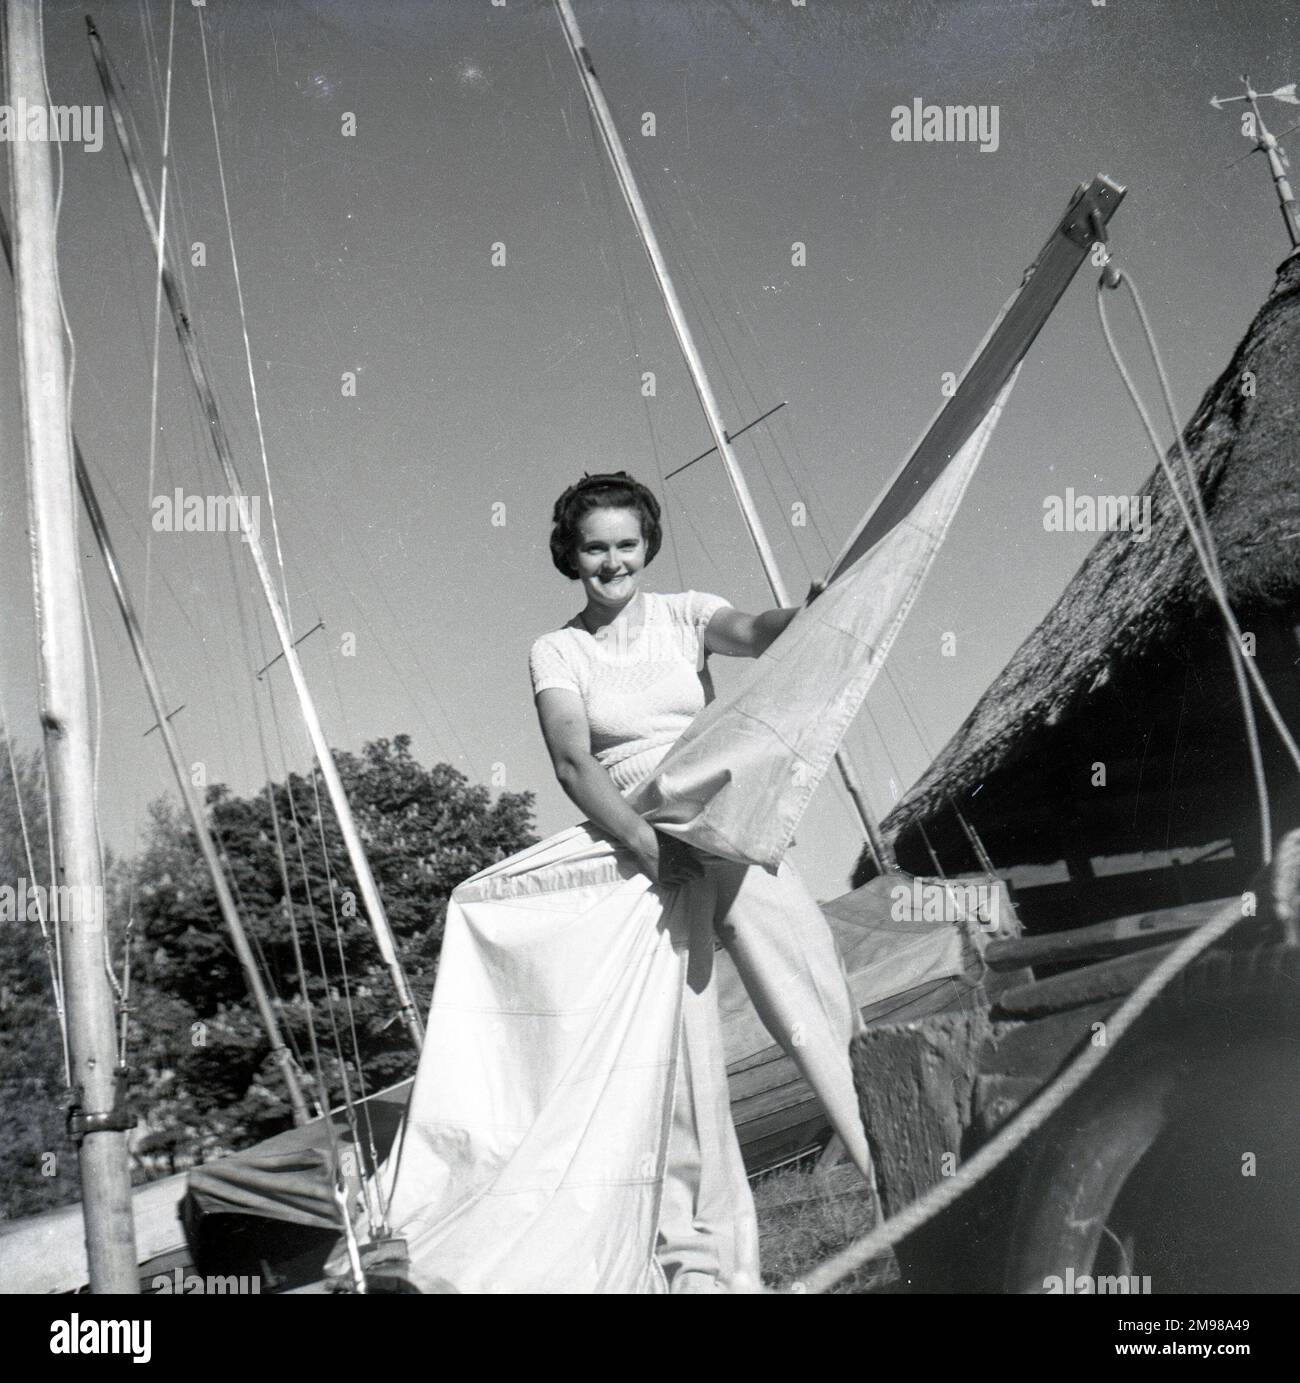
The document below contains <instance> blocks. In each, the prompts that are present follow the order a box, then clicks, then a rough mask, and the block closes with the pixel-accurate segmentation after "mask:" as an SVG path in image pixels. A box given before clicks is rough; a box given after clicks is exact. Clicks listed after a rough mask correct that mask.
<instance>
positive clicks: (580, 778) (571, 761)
mask: <svg viewBox="0 0 1300 1383" xmlns="http://www.w3.org/2000/svg"><path fill="white" fill-rule="evenodd" d="M537 715H538V719H539V720H540V721H541V723H542V737H543V738H544V739H545V740H546V748H547V749H548V750H549V751H550V755H551V764H552V765H553V767H554V769H555V776H556V778H558V779H559V782H560V786H561V787H562V788H563V789H564V791H565V792H566V793H567V794H568V797H569V800H570V801H571V802H573V804H574V805H575V806H576V807H577V808H578V809H579V810H580V811H582V812H585V813H586V816H587V819H588V820H589V821H591V822H593V823H594V824H595V825H596V826H599V827H600V829H601V830H602V831H604V832H605V833H606V835H610V836H613V838H614V839H615V840H620V841H622V842H623V844H624V845H626V846H627V847H628V848H629V849H630V850H631V851H632V853H633V854H635V855H636V857H637V859H638V860H639V861H640V862H641V867H642V868H643V869H644V870H645V872H646V873H647V874H648V875H649V876H650V878H651V879H653V880H655V882H656V883H664V884H675V883H681V882H684V880H685V879H686V878H688V877H692V876H694V875H696V874H698V873H700V872H701V866H700V865H699V862H698V861H696V860H693V859H692V858H691V857H689V856H688V855H686V853H685V852H683V851H670V852H669V853H670V854H671V856H672V858H671V860H665V862H664V869H663V870H662V871H661V869H660V859H659V847H660V843H661V842H660V838H659V836H658V834H657V833H656V831H655V829H654V827H653V826H651V825H650V823H649V822H648V821H646V820H644V819H643V818H642V817H640V816H638V815H637V813H636V812H635V811H633V809H632V808H631V807H630V806H628V803H627V800H626V798H624V796H623V795H622V793H620V792H619V790H618V789H617V788H616V787H615V786H614V783H613V780H612V779H611V778H610V776H609V774H608V773H607V772H606V770H605V769H604V767H603V766H602V765H601V764H600V763H598V762H597V761H596V759H595V757H594V756H593V755H592V752H591V727H590V726H589V725H588V723H587V712H586V709H585V707H584V706H583V704H582V698H581V697H580V696H579V695H578V693H577V692H573V691H568V690H567V689H565V688H562V687H544V688H543V689H542V690H541V691H539V692H538V693H537Z"/></svg>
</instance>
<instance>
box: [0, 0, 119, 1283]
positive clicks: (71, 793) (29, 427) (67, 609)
mask: <svg viewBox="0 0 1300 1383" xmlns="http://www.w3.org/2000/svg"><path fill="white" fill-rule="evenodd" d="M5 30H6V32H5V40H6V41H5V75H6V79H7V92H8V100H9V101H10V103H11V104H12V105H13V106H15V107H16V108H18V109H23V108H24V107H25V108H26V109H28V110H33V109H42V110H45V109H47V107H48V101H47V97H46V92H45V82H44V75H43V74H44V41H43V36H42V33H41V25H40V8H39V6H37V5H35V4H33V3H31V0H6V5H5ZM9 166H10V170H11V180H12V189H13V203H14V212H15V217H14V222H15V224H14V240H15V245H14V250H15V255H14V285H15V299H16V303H17V313H18V341H19V347H20V362H19V379H20V383H21V388H22V414H23V439H24V442H25V450H26V462H27V482H28V517H29V522H30V526H31V535H32V575H33V584H34V587H35V593H36V625H37V638H38V643H39V651H40V692H39V695H40V713H41V724H42V726H43V727H44V738H45V760H46V765H47V771H48V774H49V782H50V798H51V806H52V815H53V821H52V825H53V840H54V859H53V860H52V862H51V863H52V866H53V868H52V875H53V882H54V888H53V890H52V900H51V901H52V903H53V908H52V911H53V912H54V914H55V917H56V921H57V925H58V928H59V933H60V938H61V941H62V945H63V966H64V974H63V984H64V997H65V1003H66V1008H67V1023H68V1046H69V1055H70V1058H71V1071H72V1089H73V1101H74V1104H73V1109H72V1112H71V1114H70V1116H69V1128H70V1131H71V1133H72V1136H73V1138H74V1139H75V1140H76V1141H77V1144H78V1159H79V1162H80V1168H81V1187H82V1208H83V1214H84V1217H85V1223H86V1255H87V1259H88V1262H89V1267H90V1286H91V1290H92V1291H94V1292H126V1293H134V1292H138V1291H139V1280H138V1277H137V1260H136V1255H135V1222H134V1219H133V1218H132V1209H131V1177H130V1172H129V1170H128V1166H127V1149H126V1129H127V1128H129V1127H130V1119H129V1116H128V1115H127V1114H126V1113H125V1108H124V1099H123V1094H124V1092H123V1091H122V1090H121V1073H120V1071H119V1068H118V1062H117V1044H116V1039H115V1033H114V1013H113V994H112V990H111V989H110V987H109V981H108V975H107V973H106V970H105V965H104V955H105V946H104V941H105V938H104V928H105V923H106V917H105V909H104V880H103V876H102V872H101V869H100V859H99V843H98V841H99V837H98V830H97V826H96V819H95V796H94V767H93V762H92V752H91V742H90V716H89V696H88V692H87V685H86V649H85V644H84V641H83V628H82V609H81V597H80V592H79V588H78V583H77V573H78V566H79V561H80V554H79V553H78V550H77V536H76V535H77V499H76V488H75V482H74V478H73V465H72V452H71V447H70V446H69V429H68V381H67V373H66V368H65V363H64V355H63V324H62V319H61V317H60V312H59V299H58V264H57V252H56V242H55V236H54V195H53V179H52V173H51V157H50V145H49V142H48V141H46V140H30V141H29V140H23V139H16V140H13V141H11V142H10V145H9Z"/></svg>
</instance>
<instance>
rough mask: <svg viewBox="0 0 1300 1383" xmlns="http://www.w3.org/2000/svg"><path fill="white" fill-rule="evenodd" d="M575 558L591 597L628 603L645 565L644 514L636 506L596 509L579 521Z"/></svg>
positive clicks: (600, 601) (606, 602)
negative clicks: (642, 516) (642, 526)
mask: <svg viewBox="0 0 1300 1383" xmlns="http://www.w3.org/2000/svg"><path fill="white" fill-rule="evenodd" d="M575 560H576V561H577V566H578V579H579V580H580V581H581V582H582V586H583V589H584V590H585V591H586V593H587V598H588V600H591V601H594V602H595V603H596V604H598V605H614V606H622V605H626V604H627V602H628V601H629V600H631V599H632V597H633V596H634V595H635V594H636V592H637V587H638V585H639V583H640V580H641V572H642V569H643V568H644V567H645V539H644V538H643V537H642V536H641V515H640V514H639V513H637V511H636V510H635V509H593V510H592V511H591V513H589V514H587V515H586V516H585V517H584V518H583V519H581V520H580V521H579V523H578V550H577V553H576V558H575Z"/></svg>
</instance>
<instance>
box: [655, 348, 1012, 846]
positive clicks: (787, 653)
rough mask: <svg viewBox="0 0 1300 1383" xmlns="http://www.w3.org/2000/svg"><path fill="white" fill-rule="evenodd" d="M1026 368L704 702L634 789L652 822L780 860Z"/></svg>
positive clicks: (696, 839)
mask: <svg viewBox="0 0 1300 1383" xmlns="http://www.w3.org/2000/svg"><path fill="white" fill-rule="evenodd" d="M1019 373H1020V370H1019V366H1017V367H1016V370H1015V371H1014V372H1013V374H1012V375H1011V377H1010V379H1008V381H1007V383H1006V384H1005V385H1004V386H1003V387H1002V389H1001V391H1000V392H999V394H998V395H997V397H996V398H995V399H994V401H993V404H992V406H991V407H990V408H989V410H988V412H987V413H986V414H985V415H984V418H983V420H982V421H981V422H980V423H979V425H978V426H977V427H976V428H975V430H974V432H973V433H972V434H971V436H970V438H969V439H968V440H967V441H966V443H965V445H964V446H963V447H961V449H960V450H959V451H958V452H957V454H956V455H955V456H954V457H953V458H952V460H951V461H950V462H949V463H948V465H947V467H946V468H945V470H944V471H943V472H942V474H941V475H940V476H939V478H938V479H937V480H936V481H935V482H934V484H933V485H931V487H930V488H929V490H928V491H927V492H926V494H925V495H924V496H923V497H922V498H921V499H920V500H919V501H918V502H917V504H916V505H915V507H914V508H913V509H912V510H911V512H910V513H909V514H908V515H907V516H906V517H905V518H903V519H902V520H900V521H899V522H898V523H897V524H896V525H895V526H894V527H893V528H892V529H890V531H889V532H888V533H887V534H886V535H885V536H884V537H883V538H882V539H881V540H880V541H879V542H878V543H876V544H875V546H874V547H872V548H871V549H870V551H868V552H866V553H865V554H864V555H863V556H862V557H860V558H859V559H858V561H857V562H855V563H854V564H853V566H852V567H850V568H849V569H848V571H847V572H845V573H844V575H843V576H842V577H840V579H839V580H837V581H836V582H834V583H833V584H832V585H831V586H830V587H828V588H827V590H826V591H825V592H824V593H823V594H822V595H821V596H819V597H818V599H817V600H816V601H814V602H813V604H811V605H809V606H807V607H805V608H804V609H803V610H801V611H800V612H799V613H798V614H797V615H796V616H795V618H794V619H793V620H792V621H791V623H790V624H789V625H788V626H787V628H786V629H785V631H784V632H783V633H782V634H781V636H780V637H779V638H778V639H777V640H776V641H775V642H774V643H773V644H772V645H771V647H770V648H769V649H768V650H767V651H766V652H765V653H764V654H763V655H762V657H761V658H760V660H759V670H758V672H757V673H756V674H755V675H754V677H753V679H752V680H751V681H750V682H748V683H747V684H746V685H745V686H744V687H743V688H742V689H741V690H740V691H738V692H736V693H734V694H733V695H731V696H729V697H722V698H719V699H718V700H716V701H714V702H713V703H712V704H710V705H709V706H706V707H705V709H704V710H703V711H702V712H701V713H700V714H699V715H698V716H696V718H695V720H694V721H692V723H691V725H690V727H689V728H688V729H687V730H686V731H685V733H684V734H683V735H682V736H681V738H680V739H679V740H677V742H676V743H675V744H674V745H673V747H672V748H671V749H670V750H669V751H668V753H667V754H666V755H665V756H664V758H663V760H662V762H661V763H660V764H659V766H658V768H657V769H656V770H655V772H654V774H653V775H652V776H651V777H650V778H648V779H647V780H646V782H644V783H643V784H641V786H640V787H639V788H637V789H636V791H635V792H634V793H632V794H631V795H630V796H629V799H628V800H629V801H630V802H631V804H632V806H633V807H635V808H636V810H637V811H638V812H640V813H641V815H642V816H644V817H645V818H646V820H648V821H650V822H652V823H653V824H654V825H655V826H656V827H657V828H658V829H659V830H661V831H663V832H665V833H666V834H668V835H672V836H676V837H677V838H679V839H681V840H684V841H686V842H687V843H688V844H690V845H694V846H697V847H699V848H700V849H701V850H704V851H707V852H708V853H709V854H711V855H721V856H722V857H723V858H724V859H729V860H735V861H737V862H739V863H743V864H759V865H763V866H764V867H765V868H768V869H774V868H776V866H777V865H779V864H780V862H781V859H782V857H783V856H784V855H785V852H786V850H787V849H788V848H789V845H790V841H791V839H792V838H793V836H794V833H795V830H796V828H797V827H798V825H799V821H800V819H801V818H802V816H803V814H804V811H805V809H806V808H807V806H808V803H809V801H810V800H811V798H812V795H813V792H814V791H815V790H816V788H817V785H818V784H819V783H820V782H821V780H822V778H823V776H824V775H825V773H826V769H827V767H828V765H829V764H830V762H831V760H832V758H833V757H834V755H835V751H836V749H837V748H838V747H839V744H840V741H841V740H842V739H843V738H844V735H845V733H846V732H847V730H848V728H849V726H850V725H851V724H852V723H853V718H854V717H855V716H856V715H857V713H858V710H859V709H860V707H861V705H862V702H863V699H864V698H865V697H866V694H867V692H868V691H869V690H870V688H871V685H872V683H873V682H874V681H875V680H876V676H877V674H878V673H879V671H880V668H881V665H882V664H883V663H884V661H885V658H886V657H887V656H888V655H889V650H890V648H891V647H892V646H893V643H894V640H895V639H896V638H897V637H898V632H899V630H900V629H901V628H902V627H903V623H904V621H905V620H906V619H907V616H908V614H909V612H910V611H911V609H912V605H913V603H914V602H915V600H916V597H917V595H918V594H919V592H920V590H921V586H922V585H923V584H924V582H925V579H926V577H927V576H928V575H929V572H930V568H931V566H932V565H933V563H934V559H935V556H936V554H937V553H938V551H939V548H940V547H941V546H942V544H943V540H944V538H945V537H946V536H947V533H948V528H949V525H950V524H951V523H952V520H953V517H954V516H955V514H956V512H957V507H958V505H959V504H960V503H961V500H962V497H963V495H964V494H965V493H966V487H967V485H969V484H970V480H971V477H972V476H973V475H974V473H975V468H976V467H977V466H978V465H979V462H980V458H981V457H982V456H983V455H984V450H985V448H986V447H987V446H988V443H989V439H990V438H991V437H992V435H993V429H994V428H995V427H996V426H997V422H998V419H999V417H1000V416H1001V414H1002V409H1003V406H1004V405H1005V403H1006V400H1007V396H1008V395H1009V394H1010V392H1011V390H1012V388H1013V387H1014V386H1015V382H1016V379H1017V377H1018V375H1019Z"/></svg>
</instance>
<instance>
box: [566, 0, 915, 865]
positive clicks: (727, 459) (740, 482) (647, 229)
mask: <svg viewBox="0 0 1300 1383" xmlns="http://www.w3.org/2000/svg"><path fill="white" fill-rule="evenodd" d="M555 9H556V12H557V13H558V15H559V17H560V26H561V28H562V29H563V31H564V38H565V41H566V43H567V44H568V46H569V52H570V54H571V55H572V57H573V61H574V65H575V66H576V67H577V69H578V76H579V77H580V79H581V81H582V89H583V91H584V92H585V93H586V97H587V104H588V106H589V107H590V109H591V113H592V116H593V118H594V119H595V121H596V126H597V128H598V129H599V130H600V134H601V140H602V142H603V143H604V146H605V152H606V153H607V154H608V155H609V160H610V163H611V164H613V166H614V173H615V176H616V177H617V179H618V185H619V190H620V191H621V192H622V194H623V200H624V202H626V204H627V209H628V211H630V212H631V214H632V219H633V221H634V222H635V223H636V228H637V232H638V234H639V235H640V237H641V244H642V245H643V246H644V248H645V252H646V256H647V258H648V259H649V260H650V267H651V269H652V271H653V273H654V278H655V282H656V283H657V284H658V285H659V291H660V293H661V294H662V295H663V300H664V306H665V307H666V308H667V310H668V318H669V321H670V322H671V323H672V328H673V334H674V336H675V337H676V338H677V345H678V347H679V349H680V350H681V353H682V358H683V359H684V360H685V362H686V369H687V371H688V372H689V374H690V377H691V383H692V384H693V385H694V387H695V395H696V397H697V398H698V399H699V401H700V407H701V408H702V409H703V410H704V417H705V420H706V421H707V422H708V425H709V432H710V434H711V435H712V437H713V446H714V448H715V449H716V451H717V453H718V455H719V456H720V457H721V458H722V464H723V467H724V469H725V470H726V472H727V479H728V480H729V481H730V482H731V488H732V491H733V492H734V494H735V496H736V503H737V504H739V506H740V512H741V516H742V517H743V519H744V521H745V527H746V528H747V529H748V530H749V536H750V539H751V541H752V542H753V544H754V547H755V549H756V551H757V552H758V560H759V562H760V563H761V565H762V568H763V575H764V576H765V577H766V578H767V584H768V586H769V587H770V588H771V591H772V596H773V598H774V599H775V601H776V603H777V604H778V605H780V606H787V607H788V606H789V605H790V595H789V591H788V590H787V589H786V585H785V582H784V581H783V580H782V578H781V572H780V570H779V568H778V567H777V564H776V554H775V553H774V552H773V551H772V545H771V543H770V542H769V541H768V537H767V533H766V532H765V531H764V528H763V524H762V521H761V520H760V519H759V516H758V511H757V509H756V508H755V506H754V499H753V496H752V495H751V494H750V492H749V486H748V484H746V482H745V476H744V473H743V472H742V471H741V469H740V463H739V462H738V461H737V460H736V453H735V452H734V451H733V450H732V447H731V439H730V437H729V436H728V434H727V428H726V424H725V423H724V422H723V419H722V411H721V409H720V408H719V407H718V401H717V398H716V397H715V395H714V393H713V388H712V386H711V385H710V383H709V378H708V375H707V374H706V373H705V369H704V361H703V359H702V358H701V357H700V353H699V351H698V349H697V348H696V345H695V338H694V337H693V336H692V335H691V329H690V326H689V324H688V323H687V321H686V314H685V313H684V312H683V310H682V304H681V300H680V299H679V298H678V296H677V289H676V286H675V285H674V284H673V279H672V274H671V273H670V272H669V270H668V262H667V260H665V258H664V254H663V251H662V250H661V249H660V247H659V239H658V237H657V236H656V235H655V231H654V226H653V225H652V224H651V221H650V213H649V212H648V211H647V209H646V205H645V202H644V200H643V199H642V197H641V190H640V188H639V187H638V186H637V181H636V178H635V176H634V175H633V172H632V165H631V164H630V163H629V162H628V158H627V153H626V151H625V150H624V148H623V143H622V140H621V139H620V138H619V133H618V128H617V126H616V125H615V124H614V116H613V113H612V112H611V111H610V108H609V103H608V102H607V101H606V100H605V93H604V90H603V89H602V87H601V85H600V79H599V78H598V77H597V76H596V68H595V65H594V64H593V63H592V61H591V54H590V53H588V51H587V48H586V45H585V44H584V43H583V40H582V31H581V30H580V29H579V28H578V21H577V19H576V18H575V17H574V14H573V8H572V6H571V5H570V3H569V0H555ZM706 455H707V453H706ZM835 762H836V765H837V766H838V768H839V771H840V776H841V777H842V778H843V780H844V786H845V787H846V788H847V789H848V793H849V797H850V799H851V800H852V802H853V805H854V808H855V809H856V811H857V813H858V818H859V820H860V821H861V823H862V829H863V832H864V833H865V835H866V838H867V847H868V849H869V850H870V851H871V854H872V856H873V858H874V859H875V862H876V868H877V869H878V870H879V871H880V872H881V873H882V874H883V873H885V872H886V870H887V869H889V868H891V867H893V864H894V861H893V857H892V854H891V853H890V851H889V849H888V847H887V846H886V844H885V839H884V837H883V836H882V834H881V832H880V827H879V825H878V824H877V822H876V819H875V816H874V815H873V813H872V811H871V809H870V807H869V806H868V805H867V799H866V796H865V794H864V793H863V790H862V784H861V782H860V781H859V779H858V776H857V773H856V771H855V770H854V768H853V766H852V764H851V762H850V761H849V757H848V751H847V750H846V749H844V748H843V746H841V747H840V748H839V749H837V750H836V751H835Z"/></svg>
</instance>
